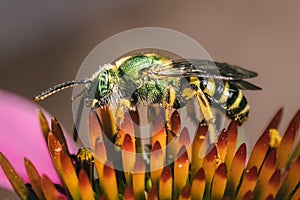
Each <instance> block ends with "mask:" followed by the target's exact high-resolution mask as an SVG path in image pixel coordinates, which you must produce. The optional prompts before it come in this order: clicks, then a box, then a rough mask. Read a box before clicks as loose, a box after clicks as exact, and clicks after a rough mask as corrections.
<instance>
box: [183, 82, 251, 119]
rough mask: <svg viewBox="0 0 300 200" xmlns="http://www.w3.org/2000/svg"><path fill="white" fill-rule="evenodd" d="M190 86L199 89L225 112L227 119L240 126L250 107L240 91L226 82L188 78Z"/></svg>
mask: <svg viewBox="0 0 300 200" xmlns="http://www.w3.org/2000/svg"><path fill="white" fill-rule="evenodd" d="M188 81H189V83H190V84H191V85H194V86H196V87H197V88H200V89H201V90H202V91H203V93H204V94H205V95H206V96H207V98H208V99H210V100H211V101H214V102H216V103H218V104H219V105H220V106H221V107H222V108H224V109H225V110H226V114H227V116H228V117H229V118H231V119H234V120H235V121H236V122H237V123H238V124H239V125H241V124H242V123H243V122H244V121H245V120H246V119H247V117H248V114H249V108H250V106H249V105H248V103H247V99H246V97H245V96H244V95H243V93H242V91H241V90H239V89H238V88H237V87H236V86H235V85H234V84H232V83H231V82H229V81H226V80H219V79H212V78H209V79H206V78H202V77H189V78H188Z"/></svg>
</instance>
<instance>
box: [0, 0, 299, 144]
mask: <svg viewBox="0 0 300 200" xmlns="http://www.w3.org/2000/svg"><path fill="white" fill-rule="evenodd" d="M299 6H300V2H297V1H273V0H272V1H271V0H266V1H257V0H256V1H250V0H248V1H218V2H217V1H214V2H213V1H205V2H204V1H137V0H136V1H105V2H104V1H102V2H100V1H99V2H93V3H89V4H83V3H74V2H72V3H67V2H64V3H58V2H33V1H26V2H23V1H6V2H4V1H2V2H1V3H0V27H1V31H0V88H1V89H5V90H9V91H13V92H15V93H18V94H20V95H22V96H24V97H26V98H28V99H31V98H32V97H33V96H34V95H35V94H36V93H38V92H40V91H41V90H44V89H46V88H48V87H49V86H52V85H54V84H57V83H60V82H63V81H66V80H72V79H74V78H75V75H76V72H77V69H78V68H79V66H80V64H81V62H82V61H83V59H84V58H85V57H86V55H87V54H88V53H89V52H90V51H91V50H92V49H93V48H94V47H95V46H96V45H97V44H98V43H100V42H101V41H103V40H105V39H106V38H108V37H110V36H112V35H114V34H117V33H119V32H121V31H125V30H128V29H132V28H137V27H145V26H154V27H165V28H170V29H174V30H177V31H180V32H182V33H184V34H186V35H189V36H190V37H192V38H194V39H195V40H196V41H198V42H199V43H200V44H201V45H203V47H204V48H205V49H206V50H207V51H208V53H209V54H210V55H211V57H212V58H213V59H214V60H216V61H225V62H228V63H232V64H236V65H240V66H244V67H246V68H248V69H251V70H254V71H257V72H258V73H259V77H258V78H256V79H253V81H251V82H252V83H255V84H257V85H259V86H261V87H262V88H263V91H261V92H247V93H246V95H247V97H248V100H249V102H250V104H251V105H252V109H251V114H250V118H249V120H248V122H247V123H246V124H245V126H244V128H243V129H244V132H246V134H247V135H248V137H249V138H250V139H249V141H256V139H257V137H258V135H260V134H261V132H262V130H263V129H264V128H265V126H266V123H268V122H269V120H270V119H271V117H272V116H273V114H274V113H275V112H276V111H277V109H279V108H280V107H281V106H283V107H284V109H285V113H284V120H283V122H284V123H285V126H286V125H287V123H288V121H289V120H290V118H291V117H292V116H293V115H294V113H295V112H296V111H297V110H298V109H299V107H300V105H299V102H300V95H299V89H298V87H299V79H298V77H299V76H300V73H299V72H300V66H299V59H300V38H299V36H300V21H299V19H300V12H299ZM99 64H103V63H101V60H99ZM71 93H72V91H71V90H68V91H65V92H62V93H59V94H57V95H55V96H52V97H51V98H49V99H47V100H46V101H44V102H41V103H40V105H41V106H43V107H44V108H45V109H47V110H48V111H49V112H50V113H52V114H53V115H55V116H56V117H57V118H58V119H59V120H60V121H61V122H62V124H64V126H65V128H67V129H68V130H71V129H72V126H73V121H72V117H71V116H72V113H71V112H72V109H71V99H70V97H71ZM0 98H1V97H0ZM285 126H282V127H281V131H283V130H284V128H285ZM250 145H252V144H250Z"/></svg>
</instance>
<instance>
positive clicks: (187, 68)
mask: <svg viewBox="0 0 300 200" xmlns="http://www.w3.org/2000/svg"><path fill="white" fill-rule="evenodd" d="M156 69H157V68H156ZM152 72H153V71H152ZM154 73H155V69H154ZM155 74H156V75H158V76H175V77H179V76H185V77H190V76H198V77H203V78H214V79H222V80H233V81H235V80H242V79H247V78H252V77H255V76H257V73H256V72H253V71H250V70H246V69H244V68H242V67H238V66H235V65H229V64H227V63H219V62H213V61H209V60H194V59H190V60H177V61H173V62H172V63H168V64H166V65H163V66H162V68H161V69H159V70H157V71H156V73H155Z"/></svg>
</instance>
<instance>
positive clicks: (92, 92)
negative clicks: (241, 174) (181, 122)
mask: <svg viewBox="0 0 300 200" xmlns="http://www.w3.org/2000/svg"><path fill="white" fill-rule="evenodd" d="M255 76H257V73H255V72H253V71H248V70H246V69H243V68H241V67H237V66H233V65H229V64H226V63H218V62H213V61H208V60H175V61H173V60H170V59H168V58H166V57H163V56H160V55H158V54H155V53H148V54H139V55H133V56H127V57H123V58H121V59H119V60H117V61H116V62H115V63H114V64H107V65H104V66H103V67H101V68H100V69H99V70H98V71H97V72H96V73H95V74H94V75H93V76H92V77H91V78H89V79H84V80H73V81H69V82H65V83H62V84H59V85H56V86H54V87H52V88H49V89H47V90H45V91H43V92H42V93H40V94H39V95H37V96H35V98H34V99H35V100H36V101H39V100H42V99H44V98H46V97H48V96H50V95H52V94H54V93H56V92H59V91H61V90H63V89H65V88H69V87H73V86H76V85H82V84H83V85H86V89H85V90H84V91H83V92H82V101H81V104H80V107H81V106H83V100H84V101H86V102H87V104H88V106H92V107H101V106H105V105H107V104H111V103H115V105H116V106H117V117H118V118H120V119H122V117H123V109H124V108H128V109H134V108H135V106H136V104H137V102H142V103H143V104H144V105H146V106H149V107H151V106H152V105H153V104H160V105H162V107H163V108H164V109H165V112H166V113H165V114H166V115H165V116H166V128H167V130H168V131H170V130H171V126H170V110H171V109H172V108H175V109H178V108H182V107H184V105H185V104H186V102H187V101H189V100H190V99H192V98H194V97H195V98H196V99H197V102H198V105H199V108H200V111H201V113H202V114H203V117H204V120H205V122H206V123H207V124H208V127H209V131H210V137H209V140H210V142H211V143H214V142H216V137H217V135H216V128H215V117H214V115H213V113H212V111H211V106H210V105H211V102H215V103H217V104H218V105H220V107H221V108H222V109H224V110H225V111H226V114H227V116H228V117H229V118H231V119H234V120H235V121H236V122H237V123H238V124H239V125H241V124H242V123H243V122H244V121H245V120H246V119H247V117H248V113H249V108H250V106H249V105H248V103H247V100H246V98H245V96H244V95H243V94H242V91H241V90H260V89H261V88H259V87H257V86H255V85H253V84H251V83H249V82H246V81H244V80H243V79H246V78H252V77H255ZM78 119H79V117H78ZM78 119H77V121H78ZM76 123H78V122H76Z"/></svg>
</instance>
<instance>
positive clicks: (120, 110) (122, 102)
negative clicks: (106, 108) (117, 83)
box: [116, 99, 133, 123]
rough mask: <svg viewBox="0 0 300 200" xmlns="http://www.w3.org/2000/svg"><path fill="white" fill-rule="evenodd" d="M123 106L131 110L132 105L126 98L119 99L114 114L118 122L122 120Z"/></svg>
mask: <svg viewBox="0 0 300 200" xmlns="http://www.w3.org/2000/svg"><path fill="white" fill-rule="evenodd" d="M124 108H127V109H130V110H132V109H133V107H132V106H131V103H130V101H129V100H128V99H120V101H119V103H118V107H117V110H116V116H117V119H118V121H119V122H120V123H123V122H124Z"/></svg>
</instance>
